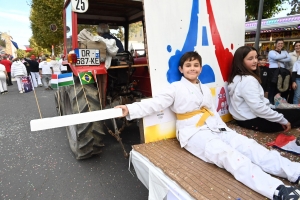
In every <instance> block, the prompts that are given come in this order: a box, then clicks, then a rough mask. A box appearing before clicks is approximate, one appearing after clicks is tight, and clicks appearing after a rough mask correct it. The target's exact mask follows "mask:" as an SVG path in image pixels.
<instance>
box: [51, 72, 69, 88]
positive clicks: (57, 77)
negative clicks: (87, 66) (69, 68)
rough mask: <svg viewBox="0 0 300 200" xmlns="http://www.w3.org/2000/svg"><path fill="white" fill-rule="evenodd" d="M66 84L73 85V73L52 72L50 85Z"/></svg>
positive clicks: (53, 86)
mask: <svg viewBox="0 0 300 200" xmlns="http://www.w3.org/2000/svg"><path fill="white" fill-rule="evenodd" d="M68 85H74V80H73V73H65V74H52V76H51V87H52V88H58V87H63V86H68Z"/></svg>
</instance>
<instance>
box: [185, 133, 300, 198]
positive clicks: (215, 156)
mask: <svg viewBox="0 0 300 200" xmlns="http://www.w3.org/2000/svg"><path fill="white" fill-rule="evenodd" d="M226 129H227V131H223V132H221V133H215V132H212V131H210V130H201V131H199V132H197V133H196V134H194V135H193V136H192V137H191V138H190V139H189V141H188V144H187V145H186V146H185V147H184V148H185V149H186V150H188V151H189V152H191V153H192V154H194V155H195V156H197V157H199V158H200V159H202V160H204V161H206V162H209V163H214V164H216V165H217V166H219V167H221V168H225V169H226V170H227V171H228V172H230V173H231V174H232V175H233V176H234V177H235V179H236V180H238V181H240V182H242V183H243V184H245V185H246V186H248V187H249V188H251V189H252V190H254V191H256V192H258V193H260V194H262V195H264V196H265V197H268V198H270V199H273V195H274V192H275V190H276V188H277V187H278V186H279V185H283V182H282V181H281V180H279V179H277V178H274V177H272V176H270V175H269V174H268V173H270V174H273V175H276V176H279V177H283V178H287V179H288V180H289V181H291V182H295V181H296V180H297V178H298V177H299V175H300V163H297V162H292V161H290V160H289V159H287V158H284V157H282V156H281V155H280V153H279V152H278V151H274V150H273V151H270V150H268V149H267V148H265V147H264V146H262V145H260V144H258V143H257V142H256V141H255V140H253V139H249V138H247V137H245V136H243V135H240V134H238V133H236V132H235V131H233V130H231V129H229V128H228V127H226ZM266 172H267V173H266ZM220 181H222V177H220Z"/></svg>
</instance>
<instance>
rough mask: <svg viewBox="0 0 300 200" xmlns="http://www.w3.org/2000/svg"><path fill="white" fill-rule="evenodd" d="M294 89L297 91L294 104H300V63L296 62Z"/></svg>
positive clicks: (293, 79) (293, 78) (293, 77)
mask: <svg viewBox="0 0 300 200" xmlns="http://www.w3.org/2000/svg"><path fill="white" fill-rule="evenodd" d="M292 89H293V90H294V91H295V94H294V97H293V104H300V61H296V62H295V64H294V66H293V70H292Z"/></svg>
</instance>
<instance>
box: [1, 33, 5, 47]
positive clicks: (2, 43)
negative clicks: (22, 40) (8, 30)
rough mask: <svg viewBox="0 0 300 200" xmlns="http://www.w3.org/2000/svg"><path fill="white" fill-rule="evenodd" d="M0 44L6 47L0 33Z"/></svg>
mask: <svg viewBox="0 0 300 200" xmlns="http://www.w3.org/2000/svg"><path fill="white" fill-rule="evenodd" d="M0 46H2V47H6V43H5V41H4V40H2V39H1V33H0Z"/></svg>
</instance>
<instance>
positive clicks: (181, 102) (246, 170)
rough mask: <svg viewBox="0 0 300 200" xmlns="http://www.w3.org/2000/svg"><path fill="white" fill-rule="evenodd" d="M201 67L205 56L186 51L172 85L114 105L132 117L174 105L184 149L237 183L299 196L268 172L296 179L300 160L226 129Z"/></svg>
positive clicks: (279, 195) (272, 195) (277, 194)
mask: <svg viewBox="0 0 300 200" xmlns="http://www.w3.org/2000/svg"><path fill="white" fill-rule="evenodd" d="M201 70H202V59H201V56H200V55H199V54H198V53H197V52H187V53H185V54H184V55H183V56H182V57H181V59H180V63H179V71H180V72H181V73H182V75H183V76H182V78H181V80H180V81H177V82H173V83H171V84H170V85H169V86H168V87H167V88H165V89H164V90H163V91H161V92H160V93H159V94H158V95H156V96H155V97H154V98H152V99H149V100H146V101H143V102H138V103H133V104H127V105H119V106H116V107H117V108H122V112H123V116H126V118H127V119H128V120H132V119H136V118H142V117H144V116H147V115H151V114H153V113H155V112H158V111H161V110H164V109H165V108H167V107H170V109H171V110H172V111H173V112H174V113H176V115H177V122H176V136H177V139H178V140H179V142H180V145H181V147H184V148H185V149H186V150H188V151H189V152H191V153H192V154H193V155H195V156H197V157H198V158H200V159H202V160H204V161H206V162H209V163H214V164H216V165H217V166H219V167H221V168H225V169H226V170H227V171H228V172H230V173H231V174H232V175H233V176H234V177H235V178H236V179H237V180H238V181H240V182H242V183H243V184H245V185H246V186H248V187H249V188H251V189H252V190H254V191H256V192H258V193H260V194H262V195H264V196H265V197H268V198H270V199H290V198H294V199H298V198H299V197H300V191H299V190H298V189H297V188H295V187H291V186H285V185H284V184H283V182H282V181H281V180H279V179H277V178H274V177H272V176H270V175H269V174H268V173H270V174H274V175H276V176H280V177H284V178H287V179H288V180H289V181H291V182H296V181H298V180H299V175H300V163H297V162H291V161H290V160H288V159H287V158H284V157H282V156H280V154H279V153H278V152H277V151H269V150H268V149H266V148H265V147H263V146H262V145H260V144H258V143H257V142H256V141H254V140H253V139H249V138H247V137H245V136H243V135H240V134H238V133H236V132H235V131H233V130H231V129H230V128H228V127H227V126H226V124H225V123H224V122H223V121H222V119H221V118H220V116H219V114H218V113H217V112H216V109H215V106H214V103H213V102H214V101H213V98H212V95H211V92H210V89H209V88H208V87H207V86H205V85H203V84H201V82H200V81H199V80H198V77H199V75H200V73H201ZM266 172H267V173H266ZM220 181H221V180H220Z"/></svg>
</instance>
